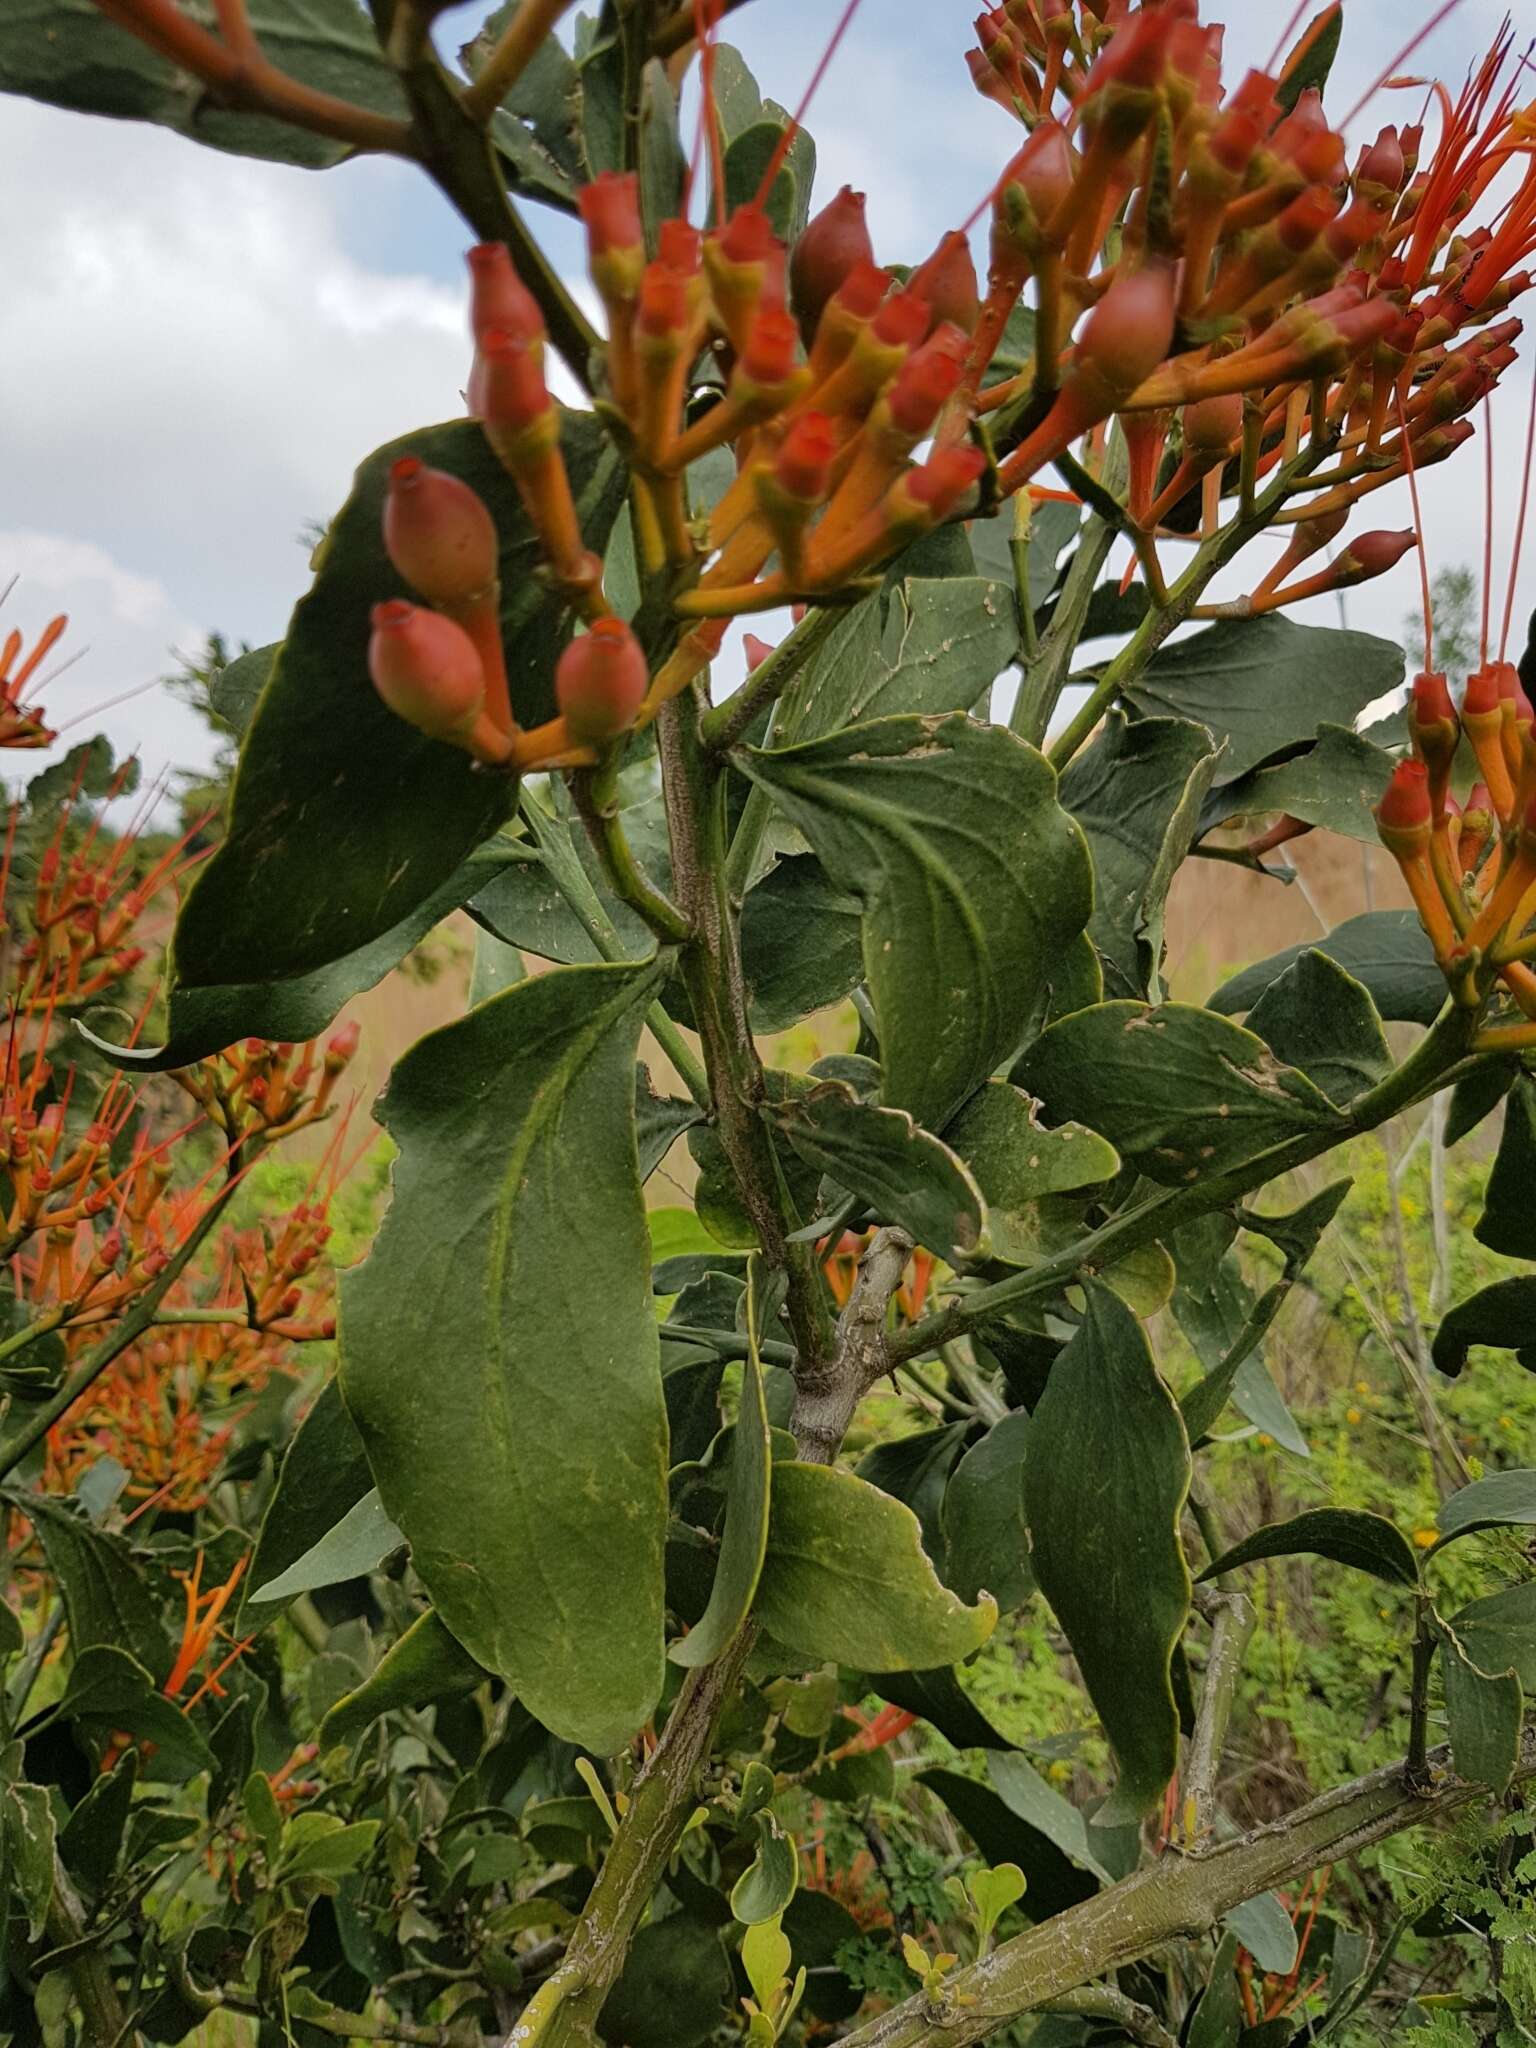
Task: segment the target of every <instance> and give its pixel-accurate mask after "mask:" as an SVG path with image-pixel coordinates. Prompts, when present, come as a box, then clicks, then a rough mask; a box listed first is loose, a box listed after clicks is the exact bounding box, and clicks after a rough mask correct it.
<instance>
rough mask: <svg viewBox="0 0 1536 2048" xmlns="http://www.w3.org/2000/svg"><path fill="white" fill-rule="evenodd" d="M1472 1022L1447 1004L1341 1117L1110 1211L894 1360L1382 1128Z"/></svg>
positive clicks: (1455, 1051) (936, 1322)
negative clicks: (1401, 1057) (1394, 1065)
mask: <svg viewBox="0 0 1536 2048" xmlns="http://www.w3.org/2000/svg"><path fill="white" fill-rule="evenodd" d="M1474 1028H1475V1017H1474V1015H1473V1013H1472V1012H1470V1011H1466V1010H1459V1009H1455V1008H1447V1009H1445V1010H1444V1011H1442V1012H1441V1014H1440V1017H1439V1018H1438V1019H1437V1021H1436V1022H1435V1024H1434V1026H1433V1027H1432V1028H1431V1029H1430V1030H1429V1031H1428V1032H1426V1033H1425V1035H1424V1037H1423V1038H1422V1039H1421V1040H1420V1042H1419V1044H1418V1046H1417V1047H1416V1048H1415V1049H1414V1051H1413V1053H1412V1054H1411V1055H1410V1057H1409V1058H1408V1059H1406V1060H1405V1061H1404V1062H1403V1064H1402V1065H1401V1066H1400V1067H1397V1068H1394V1070H1393V1071H1392V1072H1391V1073H1390V1074H1388V1075H1387V1077H1386V1079H1385V1080H1384V1081H1382V1082H1380V1083H1378V1085H1377V1086H1376V1087H1375V1088H1372V1089H1369V1090H1368V1091H1367V1092H1366V1093H1365V1094H1364V1095H1361V1096H1359V1097H1357V1099H1356V1100H1355V1101H1354V1102H1353V1103H1352V1104H1351V1105H1350V1111H1349V1115H1348V1117H1347V1118H1346V1119H1344V1120H1342V1121H1341V1122H1340V1123H1339V1124H1337V1125H1333V1126H1330V1127H1329V1128H1328V1129H1326V1130H1321V1131H1307V1132H1305V1133H1303V1134H1302V1135H1301V1136H1299V1137H1296V1138H1288V1139H1287V1140H1286V1141H1285V1142H1284V1143H1283V1144H1280V1145H1272V1146H1270V1148H1269V1149H1268V1151H1265V1152H1261V1153H1260V1154H1259V1155H1258V1157H1257V1158H1255V1159H1250V1160H1247V1161H1245V1162H1244V1163H1243V1165H1241V1166H1235V1167H1232V1168H1231V1169H1230V1170H1229V1171H1228V1172H1226V1173H1221V1174H1213V1175H1212V1176H1211V1178H1210V1179H1209V1180H1206V1181H1203V1182H1200V1183H1198V1184H1197V1185H1195V1186H1194V1187H1187V1188H1178V1189H1175V1190H1171V1191H1170V1192H1169V1193H1167V1194H1164V1195H1154V1196H1152V1197H1151V1199H1150V1200H1148V1201H1145V1202H1140V1203H1138V1204H1137V1206H1136V1207H1135V1208H1134V1209H1129V1210H1127V1211H1126V1212H1125V1213H1124V1214H1123V1215H1120V1216H1116V1217H1112V1218H1111V1220H1110V1221H1109V1222H1108V1223H1105V1224H1102V1225H1101V1226H1100V1227H1099V1228H1098V1229H1097V1230H1094V1231H1091V1232H1090V1233H1089V1234H1088V1236H1086V1237H1084V1238H1080V1239H1079V1240H1078V1242H1077V1243H1076V1244H1074V1245H1069V1246H1068V1247H1067V1249H1066V1250H1065V1251H1063V1252H1059V1253H1057V1254H1056V1256H1055V1257H1054V1258H1050V1259H1043V1260H1042V1261H1041V1262H1040V1264H1039V1265H1038V1266H1031V1267H1030V1268H1029V1269H1028V1270H1027V1271H1026V1272H1022V1273H1015V1274H1013V1275H1011V1276H1010V1277H1009V1278H1008V1279H1007V1280H1001V1281H998V1282H997V1283H996V1284H995V1285H994V1286H991V1287H984V1288H982V1289H981V1290H980V1291H979V1292H977V1293H975V1294H969V1295H966V1296H965V1297H964V1298H963V1299H962V1300H960V1301H956V1302H952V1303H950V1305H949V1306H948V1307H947V1308H944V1309H941V1310H939V1311H938V1312H937V1313H936V1314H934V1315H931V1316H926V1317H925V1318H924V1319H923V1321H922V1322H920V1323H914V1324H912V1325H911V1326H910V1328H908V1329H906V1330H902V1331H898V1332H897V1333H896V1334H895V1335H894V1336H893V1337H892V1338H891V1339H890V1340H889V1342H888V1344H887V1346H886V1354H887V1359H888V1362H889V1364H891V1365H902V1364H905V1362H906V1361H907V1360H908V1359H909V1358H921V1357H923V1356H924V1355H925V1354H926V1353H927V1352H929V1351H933V1350H936V1349H937V1348H938V1347H939V1346H940V1345H942V1344H947V1343H948V1342H949V1341H950V1339H951V1338H954V1337H960V1336H964V1335H965V1334H966V1333H967V1332H968V1331H969V1330H971V1329H973V1328H974V1327H975V1326H976V1324H977V1323H978V1322H980V1321H983V1320H985V1318H986V1317H988V1316H992V1315H997V1314H998V1313H999V1312H1000V1311H1002V1310H1004V1309H1009V1308H1015V1307H1017V1306H1018V1304H1019V1303H1020V1302H1024V1301H1029V1300H1031V1299H1032V1298H1033V1297H1034V1296H1036V1295H1040V1294H1050V1293H1054V1292H1056V1291H1058V1290H1059V1289H1060V1288H1062V1287H1066V1286H1070V1285H1071V1284H1072V1283H1073V1282H1074V1281H1075V1280H1077V1279H1079V1278H1081V1277H1082V1275H1083V1274H1085V1273H1095V1272H1101V1271H1102V1270H1103V1269H1104V1268H1105V1267H1106V1266H1109V1265H1113V1264H1114V1263H1115V1261H1116V1260H1118V1259H1123V1258H1125V1257H1126V1256H1127V1255H1128V1254H1129V1253H1130V1252H1133V1251H1139V1250H1140V1248H1141V1247H1142V1246H1143V1245H1146V1244H1151V1243H1152V1242H1153V1241H1154V1240H1155V1239H1158V1238H1161V1237H1164V1236H1166V1234H1167V1233H1168V1232H1169V1231H1170V1230H1174V1229H1177V1228H1178V1226H1179V1225H1180V1224H1183V1223H1188V1222H1189V1221H1191V1220H1192V1219H1193V1218H1194V1217H1196V1216H1204V1215H1207V1214H1208V1213H1209V1212H1210V1211H1211V1210H1213V1209H1222V1208H1225V1207H1226V1206H1227V1205H1228V1204H1229V1203H1230V1202H1234V1201H1237V1200H1239V1199H1241V1197H1243V1196H1244V1195H1250V1194H1252V1193H1254V1192H1255V1190H1257V1189H1259V1188H1262V1187H1265V1186H1267V1185H1268V1183H1269V1182H1271V1181H1273V1180H1276V1179H1278V1178H1279V1177H1280V1175H1282V1174H1286V1173H1291V1172H1293V1171H1294V1170H1295V1169H1296V1168H1297V1167H1298V1166H1305V1165H1306V1164H1307V1163H1308V1161H1309V1160H1312V1159H1316V1158H1317V1157H1318V1156H1319V1154H1320V1153H1323V1152H1331V1151H1332V1150H1333V1149H1334V1148H1335V1147H1336V1146H1338V1145H1341V1144H1344V1143H1346V1142H1347V1141H1348V1140H1349V1139H1350V1138H1357V1137H1362V1136H1363V1135H1364V1134H1365V1133H1366V1132H1367V1131H1373V1130H1375V1129H1377V1128H1378V1126H1379V1125H1381V1124H1384V1123H1386V1122H1388V1121H1389V1120H1390V1119H1391V1118H1392V1117H1394V1116H1396V1115H1398V1113H1399V1112H1400V1111H1402V1110H1404V1109H1409V1108H1411V1107H1412V1105H1413V1104H1414V1103H1415V1102H1418V1101H1421V1100H1422V1099H1423V1098H1424V1097H1425V1096H1426V1095H1432V1094H1433V1093H1434V1092H1435V1091H1436V1089H1437V1088H1438V1087H1439V1086H1440V1085H1441V1083H1442V1082H1443V1081H1444V1079H1445V1077H1446V1075H1447V1074H1448V1073H1449V1072H1450V1070H1451V1069H1452V1068H1453V1067H1454V1066H1455V1065H1456V1064H1457V1062H1458V1061H1459V1060H1460V1059H1461V1057H1462V1055H1463V1053H1464V1052H1465V1051H1466V1048H1467V1045H1468V1044H1469V1043H1470V1040H1471V1035H1472V1032H1473V1030H1474Z"/></svg>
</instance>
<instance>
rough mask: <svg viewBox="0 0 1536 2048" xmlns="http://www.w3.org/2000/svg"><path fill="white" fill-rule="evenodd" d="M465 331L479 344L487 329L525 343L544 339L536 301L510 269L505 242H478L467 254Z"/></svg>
mask: <svg viewBox="0 0 1536 2048" xmlns="http://www.w3.org/2000/svg"><path fill="white" fill-rule="evenodd" d="M466 260H467V262H468V264H469V331H470V333H471V334H472V335H473V336H474V338H475V340H476V341H483V340H484V338H485V335H486V332H487V330H488V329H490V328H493V327H495V328H499V329H500V330H501V331H502V332H503V333H506V334H515V335H518V336H520V337H521V338H522V339H524V340H526V341H542V340H543V339H544V315H543V314H542V313H541V312H540V311H539V302H538V300H537V299H536V298H535V297H534V296H533V293H532V292H531V291H529V289H528V287H527V286H526V285H525V284H524V283H523V280H522V279H521V278H520V277H519V276H518V274H517V271H516V270H515V268H514V267H513V263H512V257H511V254H510V252H509V251H508V249H507V246H506V244H505V242H478V243H476V245H475V247H474V248H473V249H471V250H470V251H469V254H468V257H467V259H466Z"/></svg>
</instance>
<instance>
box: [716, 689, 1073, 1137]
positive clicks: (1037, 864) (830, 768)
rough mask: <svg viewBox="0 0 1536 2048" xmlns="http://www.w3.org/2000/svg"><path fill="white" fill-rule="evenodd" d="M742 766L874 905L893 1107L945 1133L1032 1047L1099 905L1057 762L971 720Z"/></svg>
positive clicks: (758, 758) (865, 737)
mask: <svg viewBox="0 0 1536 2048" xmlns="http://www.w3.org/2000/svg"><path fill="white" fill-rule="evenodd" d="M739 759H740V760H741V763H742V765H743V767H744V768H745V769H746V771H747V773H748V774H749V775H750V776H751V777H752V779H753V780H754V781H755V782H758V783H760V784H761V785H762V786H763V787H765V788H767V789H768V790H769V791H770V792H771V793H772V795H773V796H774V798H775V800H776V801H777V802H778V803H779V805H780V806H781V807H782V808H783V809H784V810H785V811H786V812H787V814H788V815H789V817H790V818H791V820H792V821H793V822H794V823H795V824H796V825H798V826H799V827H800V829H801V830H802V831H803V832H804V833H805V835H806V837H807V838H808V839H809V840H810V841H811V844H812V846H813V847H814V848H815V850H816V852H817V853H818V854H819V855H820V857H821V859H822V861H823V863H824V865H825V866H826V868H827V871H828V873H829V874H831V875H832V877H833V879H834V880H835V881H838V882H840V883H841V884H842V885H843V886H844V887H846V888H847V889H849V890H850V891H852V892H853V893H855V894H857V895H858V896H859V898H860V900H861V902H862V903H863V906H864V932H863V943H864V967H865V978H866V980H867V982H868V984H869V987H870V991H871V994H872V996H873V998H874V1003H875V1008H876V1011H877V1013H878V1015H879V1020H880V1040H881V1053H882V1064H883V1068H884V1091H883V1092H884V1096H885V1100H886V1101H887V1103H888V1104H889V1105H890V1106H891V1107H893V1108H898V1109H905V1110H907V1111H909V1112H910V1114H911V1115H912V1116H913V1117H915V1118H916V1119H917V1121H918V1122H919V1123H921V1124H923V1125H925V1126H926V1127H927V1128H929V1129H930V1130H941V1129H942V1128H943V1126H944V1123H945V1121H946V1120H947V1118H948V1117H950V1116H951V1115H952V1114H953V1113H954V1111H955V1110H956V1109H958V1108H959V1106H960V1104H961V1103H962V1102H963V1101H964V1100H965V1099H966V1097H967V1096H969V1095H970V1094H972V1093H973V1092H974V1090H975V1089H976V1088H978V1087H979V1086H980V1085H981V1083H982V1082H983V1081H985V1080H986V1079H987V1078H988V1076H989V1075H990V1074H991V1073H992V1072H993V1070H994V1069H995V1068H997V1067H998V1066H1000V1065H1001V1064H1002V1063H1003V1062H1004V1061H1005V1060H1006V1059H1007V1058H1008V1057H1009V1055H1010V1054H1011V1053H1012V1052H1013V1051H1014V1050H1016V1048H1017V1047H1018V1046H1019V1045H1020V1044H1021V1043H1022V1042H1023V1040H1024V1038H1025V1036H1026V1034H1027V1032H1028V1029H1029V1025H1030V1019H1031V1016H1032V1014H1033V1013H1034V1012H1036V1011H1037V1010H1043V1008H1044V1006H1045V1004H1046V1002H1047V1000H1048V994H1049V989H1050V986H1051V981H1052V978H1053V975H1054V974H1055V973H1056V971H1057V969H1058V966H1059V963H1060V960H1061V956H1062V954H1063V953H1064V951H1066V949H1068V948H1069V947H1070V945H1071V943H1072V941H1073V940H1074V939H1076V938H1077V937H1078V935H1079V934H1080V933H1081V931H1082V929H1083V926H1084V925H1085V924H1086V922H1087V919H1088V915H1089V912H1090V909H1091V887H1092V878H1091V872H1090V865H1089V860H1088V854H1087V849H1086V847H1085V846H1084V843H1083V839H1082V835H1081V833H1080V831H1079V829H1078V827H1077V826H1076V825H1075V824H1073V822H1072V821H1071V819H1069V818H1068V816H1067V814H1066V813H1065V811H1063V810H1062V809H1061V807H1060V805H1059V804H1058V803H1057V802H1056V797H1055V776H1054V774H1053V773H1052V771H1051V769H1050V767H1049V766H1048V764H1047V763H1046V762H1045V760H1044V759H1043V758H1042V757H1041V756H1040V755H1039V754H1037V753H1036V752H1035V751H1034V749H1033V748H1030V747H1027V746H1025V745H1024V743H1023V742H1022V741H1021V740H1017V739H1015V738H1014V737H1013V735H1012V734H1010V733H1007V732H1004V731H1003V730H1001V729H1000V728H998V727H994V726H984V725H978V724H976V723H974V722H973V721H972V720H970V719H967V718H963V717H951V718H937V719H924V718H886V719H881V720H879V721H877V722H876V723H874V724H871V725H863V726H858V727H856V728H853V729H852V730H849V731H844V732H839V733H836V734H834V735H832V736H831V737H830V738H827V739H822V740H815V741H812V742H810V743H809V744H807V745H804V746H797V747H791V748H787V749H785V750H783V751H775V752H772V753H761V752H753V751H744V752H743V753H742V754H741V755H740V756H739Z"/></svg>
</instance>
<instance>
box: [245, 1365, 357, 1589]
mask: <svg viewBox="0 0 1536 2048" xmlns="http://www.w3.org/2000/svg"><path fill="white" fill-rule="evenodd" d="M372 1491H373V1474H372V1472H370V1471H369V1469H368V1459H367V1456H366V1454H365V1453H364V1450H363V1440H362V1438H361V1437H360V1436H359V1435H358V1433H357V1430H356V1428H355V1427H354V1425H353V1422H352V1418H351V1416H350V1415H348V1413H347V1411H346V1407H345V1405H344V1404H343V1402H342V1398H341V1382H340V1380H338V1379H329V1380H327V1381H326V1383H325V1385H324V1386H323V1387H322V1388H321V1389H320V1391H319V1393H318V1394H317V1395H316V1396H315V1399H314V1405H313V1406H312V1407H311V1409H310V1411H309V1413H308V1414H307V1415H306V1416H305V1417H304V1420H303V1421H302V1422H301V1423H300V1424H299V1426H298V1428H297V1429H296V1430H295V1431H294V1433H293V1440H292V1442H291V1443H290V1444H289V1446H288V1448H287V1450H286V1451H285V1452H284V1454H283V1462H282V1465H281V1466H280V1468H279V1470H278V1475H277V1485H276V1486H275V1487H274V1489H273V1492H272V1498H271V1500H270V1501H269V1502H268V1504H267V1512H266V1514H265V1516H264V1517H263V1519H262V1524H261V1534H260V1535H259V1536H258V1537H257V1539H256V1550H255V1554H254V1555H253V1557H252V1558H251V1564H250V1569H249V1571H248V1572H247V1573H246V1575H245V1585H246V1587H247V1588H251V1587H255V1586H263V1587H265V1586H267V1585H270V1584H271V1582H272V1581H273V1580H274V1579H279V1578H281V1577H282V1575H283V1573H284V1572H286V1571H287V1570H288V1569H289V1567H290V1566H291V1565H295V1564H297V1563H298V1561H299V1559H300V1558H301V1557H305V1556H307V1555H308V1554H309V1552H310V1551H312V1550H313V1549H314V1547H315V1545H316V1544H317V1543H319V1542H320V1540H321V1539H322V1538H323V1537H324V1536H326V1535H327V1534H329V1532H330V1531H331V1530H332V1529H334V1528H335V1527H336V1524H337V1523H338V1521H340V1520H341V1518H342V1517H343V1516H344V1515H345V1514H347V1512H348V1511H349V1510H350V1509H352V1508H354V1507H355V1506H356V1505H357V1503H358V1502H359V1501H360V1500H362V1499H363V1498H364V1496H365V1495H367V1494H369V1493H371V1492H372ZM251 1598H252V1596H251V1593H250V1592H249V1591H247V1592H246V1595H245V1605H246V1606H249V1605H250V1604H251Z"/></svg>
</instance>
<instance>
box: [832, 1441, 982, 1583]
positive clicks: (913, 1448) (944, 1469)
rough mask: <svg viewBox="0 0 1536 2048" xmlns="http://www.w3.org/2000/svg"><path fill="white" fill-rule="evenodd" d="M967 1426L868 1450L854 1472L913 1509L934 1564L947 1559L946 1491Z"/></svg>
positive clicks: (924, 1546)
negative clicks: (944, 1521)
mask: <svg viewBox="0 0 1536 2048" xmlns="http://www.w3.org/2000/svg"><path fill="white" fill-rule="evenodd" d="M969 1427H970V1425H969V1424H968V1423H964V1422H947V1423H942V1424H941V1425H940V1426H939V1427H938V1428H937V1429H920V1430H918V1431H917V1432H916V1433H915V1434H914V1435H912V1436H898V1437H891V1438H887V1439H886V1440H885V1441H884V1442H881V1443H877V1444H875V1445H874V1447H873V1448H872V1449H871V1450H868V1451H866V1452H865V1453H864V1455H863V1457H862V1458H860V1460H859V1462H858V1464H857V1465H856V1466H855V1467H854V1469H855V1471H856V1472H857V1473H858V1475H859V1477H860V1478H861V1479H867V1480H868V1481H869V1483H870V1485H871V1486H878V1487H879V1489H880V1491H881V1492H882V1493H888V1494H890V1495H891V1497H892V1498H893V1499H894V1500H899V1501H900V1502H901V1503H902V1504H903V1506H905V1507H909V1508H910V1509H911V1510H912V1512H913V1514H914V1515H916V1517H917V1526H918V1528H919V1529H920V1530H921V1531H922V1539H923V1548H924V1550H926V1551H927V1553H928V1555H929V1557H930V1558H932V1559H933V1560H934V1561H935V1564H936V1565H938V1564H942V1562H943V1558H944V1524H943V1515H944V1490H945V1488H946V1487H947V1486H948V1484H949V1475H950V1473H951V1472H952V1471H953V1470H954V1466H955V1461H956V1459H957V1458H958V1457H959V1456H960V1453H961V1451H962V1449H963V1448H964V1445H965V1439H966V1436H967V1433H968V1431H969Z"/></svg>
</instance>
